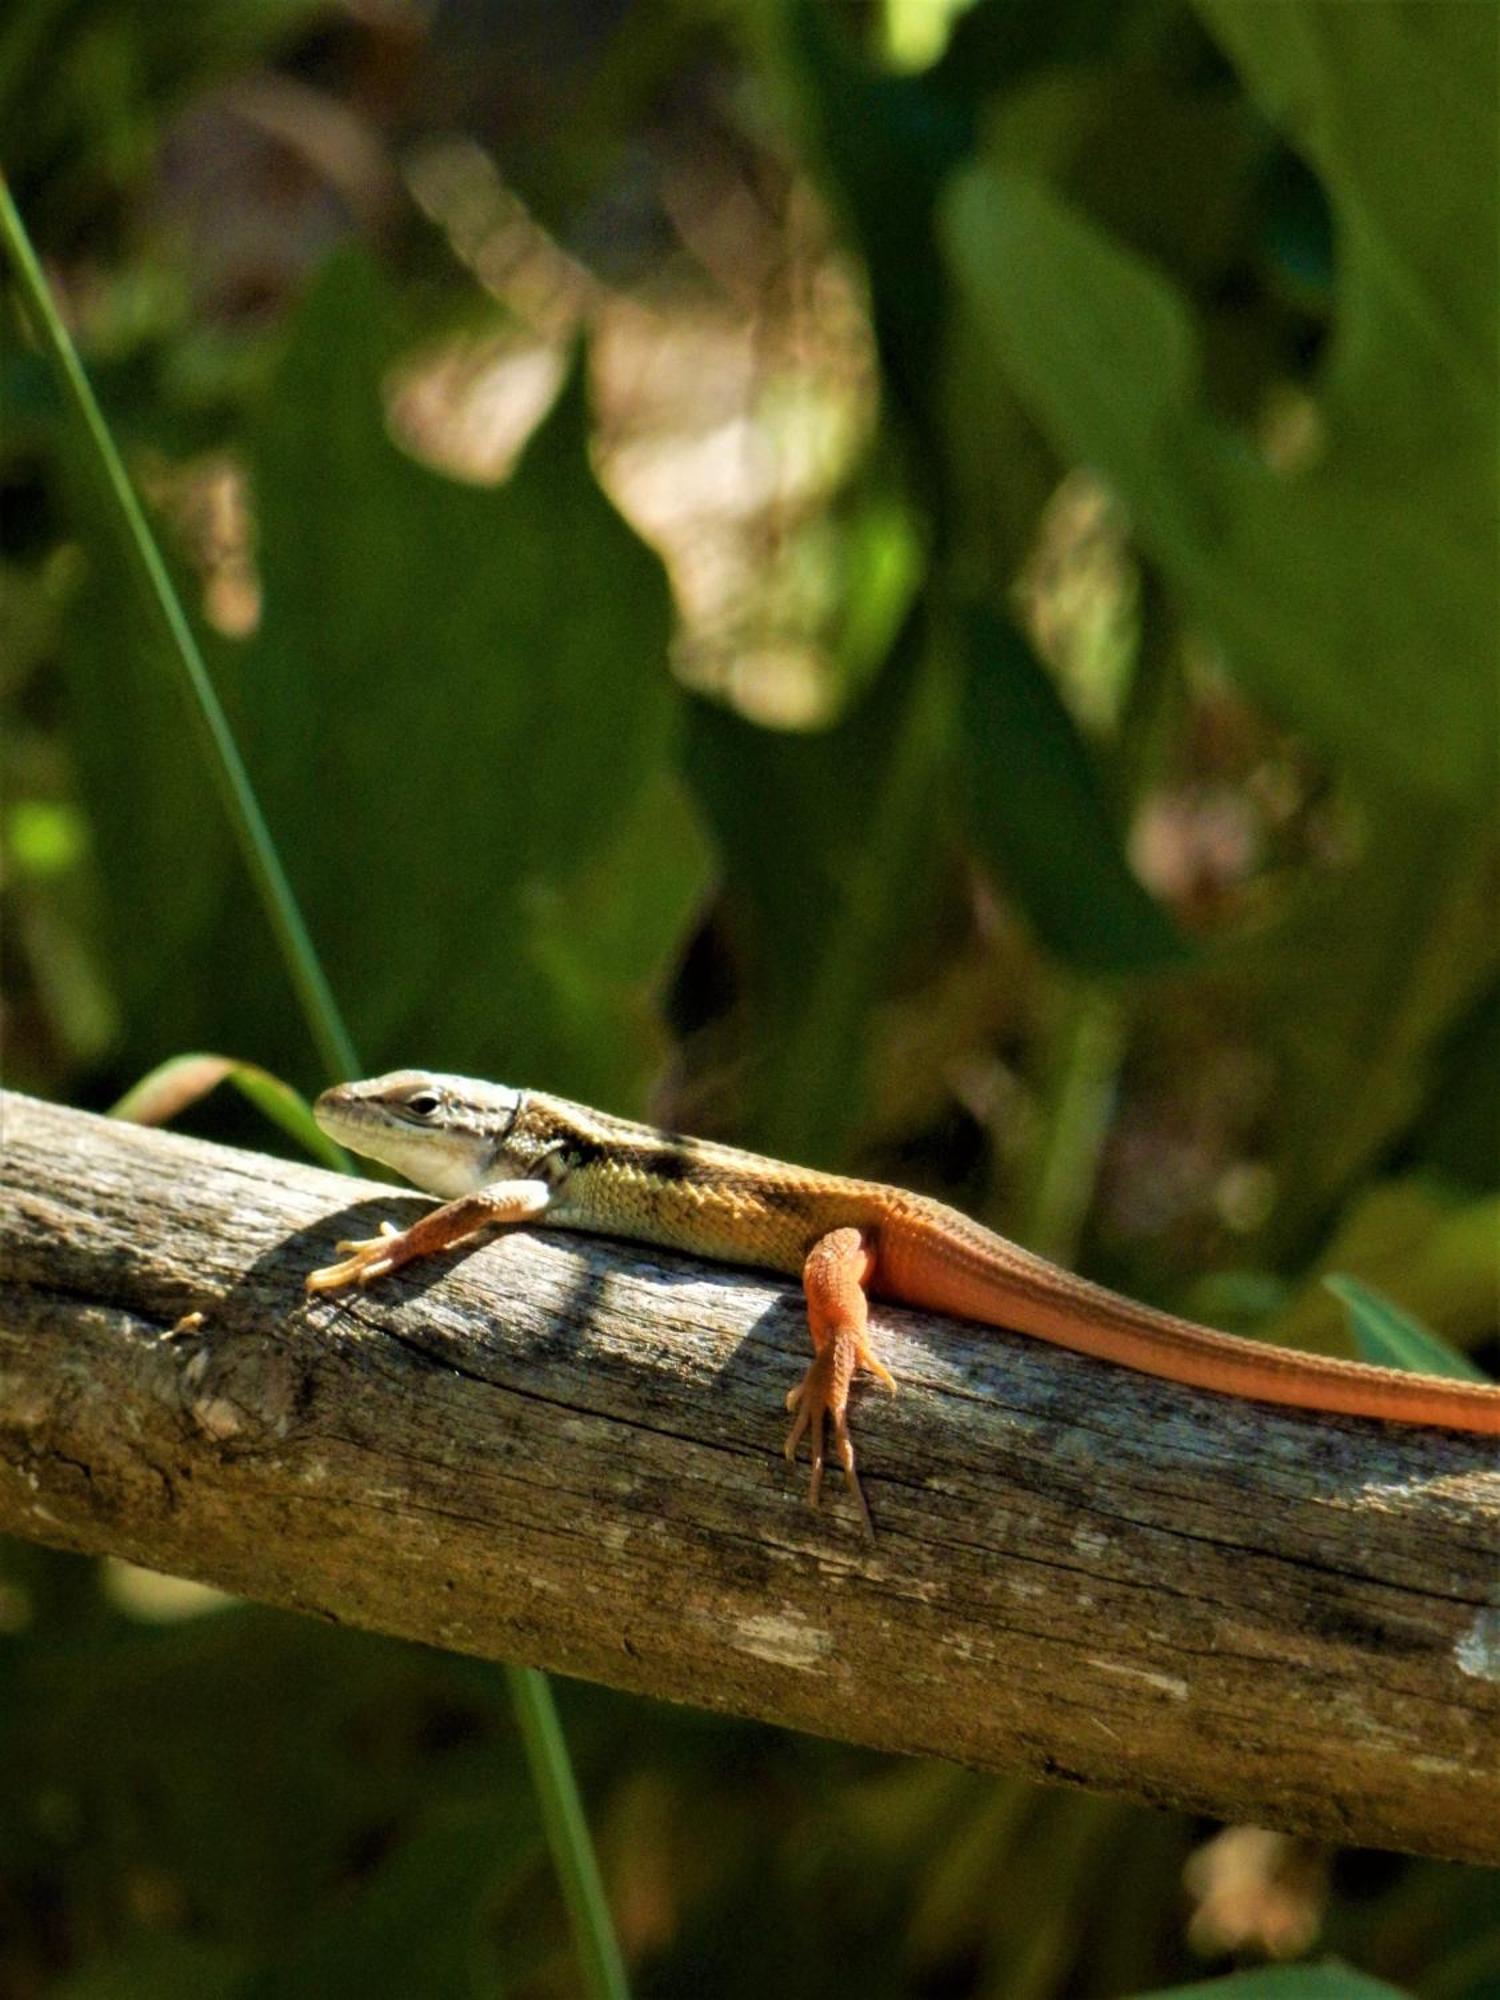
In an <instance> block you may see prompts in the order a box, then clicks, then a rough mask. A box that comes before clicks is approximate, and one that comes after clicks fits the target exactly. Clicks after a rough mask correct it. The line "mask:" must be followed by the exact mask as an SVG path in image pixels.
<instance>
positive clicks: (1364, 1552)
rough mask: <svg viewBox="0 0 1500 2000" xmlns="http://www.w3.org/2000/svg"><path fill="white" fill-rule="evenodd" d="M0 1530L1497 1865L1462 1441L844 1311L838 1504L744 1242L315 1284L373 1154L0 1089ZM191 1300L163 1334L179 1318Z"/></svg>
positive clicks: (1063, 1774) (789, 1311)
mask: <svg viewBox="0 0 1500 2000" xmlns="http://www.w3.org/2000/svg"><path fill="white" fill-rule="evenodd" d="M0 1120H3V1126H0V1131H3V1139H4V1146H3V1166H0V1187H3V1193H4V1201H3V1209H0V1529H8V1530H10V1531H13V1532H14V1533H16V1534H19V1535H24V1536H27V1537H30V1538H31V1539H33V1540H35V1541H41V1542H49V1543H52V1544H54V1545H56V1546H58V1547H62V1548H70V1549H81V1550H87V1551H91V1552H96V1553H99V1552H106V1551H107V1552H109V1553H111V1554H114V1555H120V1556H127V1557H130V1558H131V1559H133V1560H135V1561H137V1562H143V1563H147V1564H150V1565H152V1566H153V1567H155V1568H158V1569H165V1570H171V1571H176V1572H178V1573H180V1574H182V1575H186V1576H193V1577H199V1578H202V1579H205V1580H206V1581H209V1582H213V1583H217V1584H220V1585H223V1586H225V1587H227V1588H229V1589H231V1590H235V1591H240V1592H243V1593H244V1594H245V1595H246V1596H249V1597H255V1598H260V1599H263V1600H264V1601H265V1602H267V1603H271V1604H280V1605H285V1606H289V1607H291V1608H292V1609H296V1610H303V1611H313V1612H317V1613H319V1614H321V1615H323V1616H326V1617H330V1618H335V1619H338V1620H340V1621H345V1622H348V1623H350V1624H354V1625H362V1626H368V1627H370V1628H372V1629H373V1630H376V1631H382V1632H393V1633H400V1634H402V1635H404V1636H406V1637H408V1638H414V1639H421V1640H426V1641H428V1642H430V1643H432V1644H435V1645H439V1646H448V1647H453V1648H456V1649H458V1650H461V1651H465V1652H471V1653H477V1654H481V1655H484V1656H487V1657H493V1658H500V1659H507V1660H519V1661H526V1662H530V1663H534V1664H536V1665H538V1666H543V1667H550V1668H555V1669H558V1670H560V1671H561V1672H564V1673H569V1674H578V1675H583V1676H585V1677H587V1678H589V1679H593V1680H599V1681H605V1682H608V1683H610V1684H612V1685H614V1686H617V1687H626V1688H634V1689H639V1690H641V1691H642V1692H645V1693H649V1694H652V1695H657V1696H665V1697H668V1698H670V1699H673V1700H679V1701H688V1702H693V1703H696V1704H698V1705H699V1706H702V1707H707V1708H716V1709H726V1710H730V1711H732V1712H734V1713H736V1714H745V1715H756V1716H762V1717H766V1718H768V1719H770V1720H772V1721H775V1722H779V1723H784V1724H788V1725H791V1726H794V1727H797V1728H802V1729H811V1730H815V1731H818V1732H820V1733H822V1734H825V1735H829V1736H840V1737H847V1738H850V1739H853V1740H855V1741H859V1742H863V1743H871V1744H877V1745H879V1746H881V1747H883V1748H886V1749H893V1750H904V1751H921V1752H926V1753H930V1754H933V1755H937V1756H942V1757H949V1758H955V1759H958V1760H959V1761H961V1762H964V1763H967V1764H974V1765H978V1766H981V1767H985V1768H988V1769H996V1770H1011V1771H1014V1770H1023V1771H1026V1772H1028V1773H1030V1774H1031V1775H1033V1776H1036V1777H1041V1778H1052V1779H1061V1780H1064V1781H1067V1782H1071V1783H1076V1784H1080V1785H1087V1786H1090V1787H1095V1788H1098V1789H1100V1790H1105V1791H1113V1792H1121V1793H1126V1794H1128V1795H1130V1796H1132V1797H1135V1798H1139V1799H1146V1800H1149V1801H1151V1802H1153V1803H1156V1804H1172V1805H1180V1806H1187V1807H1190V1808H1193V1809H1196V1810H1201V1811H1205V1812H1209V1813H1212V1814H1214V1815H1216V1816H1217V1817H1220V1818H1235V1819H1253V1820H1257V1821H1260V1822H1262V1823H1264V1824H1266V1825H1269V1826H1275V1827H1284V1828H1289V1829H1294V1830H1301V1831H1307V1832H1312V1833H1316V1834H1321V1835H1327V1836H1331V1837H1333V1838H1335V1839H1338V1840H1342V1841H1350V1842H1357V1843H1362V1844H1373V1845H1385V1846H1393V1847H1403V1848H1410V1849H1413V1850H1416V1851H1419V1852H1423V1853H1430V1854H1438V1855H1444V1856H1449V1857H1452V1858H1455V1859H1464V1860H1469V1861H1487V1862H1496V1861H1500V1458H1497V1453H1496V1450H1495V1447H1494V1445H1493V1444H1490V1443H1487V1442H1485V1441H1484V1440H1482V1439H1472V1440H1471V1439H1465V1438H1460V1437H1448V1436H1443V1435H1441V1434H1439V1433H1436V1432H1430V1431H1420V1430H1413V1431H1407V1432H1403V1431H1401V1430H1398V1429H1396V1428H1394V1427H1389V1426H1383V1425H1379V1424H1374V1423H1362V1422H1353V1421H1345V1420H1339V1419H1333V1418H1329V1419H1326V1420H1323V1419H1317V1418H1313V1417H1310V1416H1304V1415H1298V1414H1296V1413H1291V1412H1288V1413H1278V1412H1276V1411H1273V1410H1269V1409H1266V1408H1262V1407H1259V1406H1255V1405H1249V1404H1242V1403H1236V1402H1234V1401H1231V1400H1229V1399H1225V1398H1220V1397H1213V1396H1207V1395H1201V1394H1197V1393H1194V1392H1192V1391H1188V1390H1175V1389H1173V1388H1171V1387H1170V1386H1168V1385H1166V1384H1162V1383H1157V1382H1152V1381H1149V1380H1146V1379H1145V1378H1143V1377H1138V1376H1134V1375H1131V1374H1129V1373H1128V1372H1126V1371H1124V1370H1121V1369H1117V1368H1112V1367H1108V1366H1105V1365H1103V1364H1101V1363H1097V1362H1092V1361H1088V1360H1085V1359H1082V1358H1079V1357H1076V1356H1073V1355H1068V1354H1063V1353H1060V1352H1058V1351H1056V1350H1054V1349H1049V1348H1046V1347H1043V1346H1040V1345H1038V1344H1036V1343H1033V1342H1028V1341H1023V1340H1018V1339H1012V1338H1009V1337H1007V1336H1005V1335H1001V1334H994V1333H987V1332H985V1331H984V1330H982V1329H979V1328H975V1327H970V1326H965V1325H962V1324H960V1323H958V1322H953V1321H948V1320H943V1319H939V1318H933V1317H927V1316H924V1315H919V1314H914V1313H909V1312H897V1311H895V1310H889V1309H885V1308H879V1309H877V1312H876V1323H877V1326H878V1328H879V1331H880V1334H881V1338H882V1346H883V1351H884V1353H885V1355H886V1357H887V1359H888V1360H889V1361H890V1362H891V1363H892V1365H893V1366H894V1367H895V1369H896V1372H897V1374H898V1375H899V1376H900V1377H901V1381H902V1393H901V1394H900V1396H899V1397H898V1398H897V1399H896V1400H895V1401H894V1402H887V1401H886V1399H885V1398H884V1397H882V1396H880V1395H879V1394H863V1395H861V1397H860V1404H859V1409H858V1412H857V1420H856V1436H857V1438H858V1441H859V1447H860V1453H861V1469H862V1473H863V1476H864V1480H865V1485H866V1491H867V1493H868V1495H869V1498H870V1502H871V1507H872V1510H873V1512H874V1514H875V1519H876V1525H877V1529H878V1534H879V1539H878V1541H877V1542H876V1544H875V1546H874V1547H873V1548H871V1547H870V1546H869V1545H868V1544H866V1543H865V1542H864V1541H863V1540H862V1539H861V1538H860V1536H859V1535H858V1533H857V1532H856V1528H855V1522H854V1518H853V1515H852V1512H851V1510H850V1508H849V1506H848V1504H847V1501H846V1500H845V1498H844V1496H843V1495H842V1494H841V1493H839V1494H830V1498H829V1500H828V1502H826V1503H825V1506H824V1510H823V1511H822V1512H821V1513H819V1514H814V1513H812V1512H811V1511H810V1510H809V1508H808V1507H807V1504H806V1497H805V1489H806V1477H807V1475H806V1467H805V1466H803V1467H802V1468H800V1469H799V1470H798V1471H797V1472H795V1473H793V1472H792V1471H791V1470H790V1469H789V1468H788V1467H787V1465H786V1464H785V1462H784V1461H783V1459H782V1457H781V1454H780V1445H781V1439H782V1434H783V1428H784V1424H785V1415H784V1411H783V1409H782V1399H783V1395H784V1392H785V1390H786V1389H787V1387H788V1386H789V1385H790V1384H791V1383H792V1382H794V1381H795V1380H796V1379H797V1377H798V1374H799V1373H800V1370H801V1368H802V1367H803V1365H804V1360H805V1353H806V1335H805V1331H804V1328H803V1323H802V1307H801V1301H800V1298H799V1297H798V1296H797V1295H796V1294H795V1292H794V1290H793V1288H791V1287H789V1286H787V1285H786V1284H783V1283H781V1282H778V1281H776V1280H773V1279H767V1278H763V1277H756V1276H753V1275H749V1274H745V1273H740V1272H734V1271H730V1270H726V1269H724V1268H722V1267H720V1266H717V1265H704V1264H698V1263H693V1262H690V1261H687V1260H685V1259H681V1258H675V1257H668V1256H665V1255H656V1254H654V1253H650V1252H645V1251H641V1250H638V1249H635V1248H633V1247H631V1246H628V1245H623V1244H618V1243H609V1242H604V1241H602V1240H597V1239H592V1238H584V1237H572V1238H569V1237H566V1236H564V1235H562V1234H560V1233H559V1234H547V1233H540V1234H530V1233H519V1232H518V1233H516V1234H514V1235H511V1236H509V1237H507V1238H504V1239H503V1240H497V1241H494V1242H490V1243H487V1244H485V1245H484V1246H483V1247H481V1248H479V1249H476V1250H473V1251H471V1252H469V1253H468V1254H466V1255H457V1256H454V1257H452V1258H450V1259H444V1260H440V1261H439V1262H437V1263H435V1264H433V1265H432V1266H428V1267H424V1266H417V1267H415V1268H413V1269H412V1270H410V1271H408V1272H403V1273H401V1274H399V1275H398V1276H396V1277H394V1278H392V1279H391V1280H389V1281H387V1282H386V1283H385V1284H384V1285H382V1286H379V1287H377V1288H375V1289H374V1290H372V1291H371V1292H369V1293H367V1294H362V1295H359V1296H357V1297H355V1298H353V1299H351V1300H348V1301H342V1300H311V1301H310V1300H308V1299H307V1298H306V1297H305V1296H304V1293H303V1290H302V1279H303V1277H304V1275H305V1273H306V1272H307V1270H308V1269H309V1268H310V1267H312V1266H313V1265H315V1264H319V1263H323V1262H326V1261H327V1260H328V1257H329V1255H330V1252H331V1248H332V1244H333V1241H334V1239H335V1238H336V1237H339V1236H343V1235H348V1234H368V1233H369V1232H370V1230H371V1228H372V1227H373V1225H374V1223H375V1222H376V1221H377V1220H378V1219H379V1218H380V1217H382V1216H384V1215H387V1214H389V1215H393V1216H399V1215H403V1214H407V1213H410V1205H409V1202H408V1199H407V1198H406V1197H405V1196H403V1195H401V1194H400V1193H398V1192H396V1191H394V1190H392V1189H389V1188H378V1187H374V1186H371V1185H369V1184H365V1183H358V1182H351V1181H347V1180H340V1179H338V1178H337V1177H335V1176H333V1175H330V1174H326V1173H323V1172H321V1171H318V1170H315V1169H313V1168H308V1167H298V1166H289V1165H287V1164H286V1163H285V1162H283V1161H279V1160H272V1159H268V1158H264V1157H262V1156H261V1155H259V1154H254V1153H246V1152H235V1151H230V1150H227V1149H225V1148H222V1147H216V1146H207V1145H203V1144H200V1143H198V1142H195V1141H192V1140H187V1139H182V1138H178V1137H175V1136H172V1135H170V1134H166V1133H160V1132H151V1131H144V1130H141V1129H138V1128H135V1127H131V1126H125V1125H120V1124H115V1123H111V1122H110V1121H108V1120H103V1119H97V1118H91V1117H87V1116H85V1115H84V1114H82V1113H79V1112H72V1111H66V1110H61V1109H58V1108H57V1107H54V1106H47V1105H42V1104H37V1103H33V1102H31V1101H30V1100H28V1099H26V1098H22V1097H17V1096H14V1095H4V1096H3V1097H0ZM192 1313H201V1314H202V1315H203V1319H202V1322H201V1324H196V1325H190V1326H188V1327H185V1328H182V1329H181V1330H179V1331H175V1332H174V1328H175V1327H176V1326H177V1323H178V1322H179V1321H180V1320H181V1319H182V1318H183V1316H184V1315H187V1314H192Z"/></svg>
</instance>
